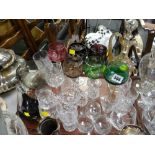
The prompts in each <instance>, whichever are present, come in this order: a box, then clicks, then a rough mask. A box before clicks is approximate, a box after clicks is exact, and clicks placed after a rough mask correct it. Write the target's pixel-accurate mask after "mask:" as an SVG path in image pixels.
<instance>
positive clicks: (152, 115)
mask: <svg viewBox="0 0 155 155" xmlns="http://www.w3.org/2000/svg"><path fill="white" fill-rule="evenodd" d="M142 118H143V122H144V125H145V127H146V128H147V130H148V131H149V133H150V134H153V135H154V134H155V105H153V106H150V107H147V108H145V109H144V111H143V113H142Z"/></svg>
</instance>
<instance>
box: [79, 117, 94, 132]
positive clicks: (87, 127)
mask: <svg viewBox="0 0 155 155" xmlns="http://www.w3.org/2000/svg"><path fill="white" fill-rule="evenodd" d="M93 128H94V126H93V121H92V120H91V119H90V118H89V117H88V116H86V115H83V116H80V117H79V118H78V129H79V131H80V132H81V133H85V134H91V132H92V131H93Z"/></svg>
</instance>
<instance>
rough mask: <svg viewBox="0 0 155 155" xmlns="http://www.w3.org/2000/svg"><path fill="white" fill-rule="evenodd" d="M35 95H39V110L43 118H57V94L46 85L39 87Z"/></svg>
mask: <svg viewBox="0 0 155 155" xmlns="http://www.w3.org/2000/svg"><path fill="white" fill-rule="evenodd" d="M35 95H36V97H37V100H38V103H39V112H40V116H41V117H42V118H44V117H48V116H50V117H52V118H56V105H57V102H56V101H55V96H54V94H53V92H52V90H51V89H50V88H49V87H47V86H44V87H42V88H38V89H37V90H36V91H35Z"/></svg>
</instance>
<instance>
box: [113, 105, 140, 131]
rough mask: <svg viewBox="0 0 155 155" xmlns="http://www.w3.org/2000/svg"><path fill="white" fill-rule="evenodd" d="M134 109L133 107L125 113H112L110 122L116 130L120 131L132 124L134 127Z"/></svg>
mask: <svg viewBox="0 0 155 155" xmlns="http://www.w3.org/2000/svg"><path fill="white" fill-rule="evenodd" d="M136 117H137V113H136V109H135V108H134V107H132V108H131V110H130V111H129V112H127V113H121V112H118V111H113V112H111V114H110V122H111V124H112V125H113V127H115V128H116V129H117V130H122V129H123V127H124V126H126V125H129V124H132V125H136Z"/></svg>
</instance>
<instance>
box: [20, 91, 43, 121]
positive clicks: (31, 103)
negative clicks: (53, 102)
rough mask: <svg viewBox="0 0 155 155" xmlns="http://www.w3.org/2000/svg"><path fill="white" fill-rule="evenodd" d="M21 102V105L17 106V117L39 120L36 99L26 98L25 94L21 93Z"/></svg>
mask: <svg viewBox="0 0 155 155" xmlns="http://www.w3.org/2000/svg"><path fill="white" fill-rule="evenodd" d="M21 101H22V102H21V105H18V113H19V115H22V116H24V117H25V118H27V119H30V120H38V119H40V114H39V109H38V101H37V100H36V99H34V98H32V97H30V96H28V95H27V94H26V93H23V94H22V100H21Z"/></svg>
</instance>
